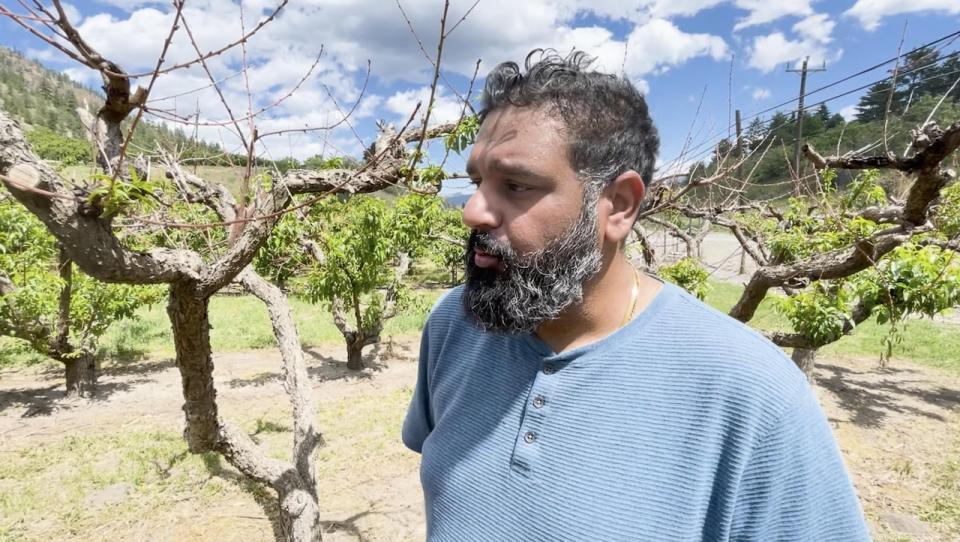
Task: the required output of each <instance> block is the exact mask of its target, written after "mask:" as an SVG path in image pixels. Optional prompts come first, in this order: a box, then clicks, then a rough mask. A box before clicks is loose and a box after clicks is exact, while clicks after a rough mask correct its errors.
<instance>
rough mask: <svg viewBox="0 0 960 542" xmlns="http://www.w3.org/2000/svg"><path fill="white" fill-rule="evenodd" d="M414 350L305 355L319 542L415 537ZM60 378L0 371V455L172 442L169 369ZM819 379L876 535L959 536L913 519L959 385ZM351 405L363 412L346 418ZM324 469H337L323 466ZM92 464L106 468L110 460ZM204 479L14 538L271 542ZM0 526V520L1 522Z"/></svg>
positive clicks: (258, 398)
mask: <svg viewBox="0 0 960 542" xmlns="http://www.w3.org/2000/svg"><path fill="white" fill-rule="evenodd" d="M416 348H417V344H416V343H415V342H412V341H408V342H405V343H400V344H398V346H397V348H395V350H394V352H393V353H392V355H390V356H382V357H381V358H380V359H381V361H377V362H374V363H373V364H372V365H373V367H372V368H369V369H366V370H365V371H363V372H362V373H360V374H356V373H350V372H349V371H347V370H346V368H345V366H344V363H343V362H342V361H340V360H341V359H342V358H343V354H342V352H341V351H340V347H339V346H335V345H331V346H329V347H323V348H318V349H314V350H310V351H309V353H310V354H311V355H310V356H309V358H308V359H309V362H310V374H311V377H312V378H313V379H314V382H315V384H314V389H315V391H316V397H317V398H318V401H319V403H320V409H321V411H324V412H325V414H326V415H327V416H328V418H324V415H325V414H324V413H321V419H325V420H327V421H326V422H325V424H326V427H325V428H324V429H325V431H326V437H327V441H328V444H327V447H326V448H325V449H324V450H323V451H322V452H321V460H320V461H321V465H320V467H319V470H320V477H321V479H322V480H323V489H322V497H321V499H322V503H321V506H322V507H323V510H324V512H323V516H324V520H325V522H326V523H325V524H326V525H327V528H328V534H327V535H326V536H325V539H326V540H334V541H338V540H351V541H352V540H366V541H400V540H422V539H423V538H424V534H425V531H424V525H423V513H422V497H421V493H420V487H419V478H418V473H417V469H418V456H417V455H416V454H413V453H410V452H408V451H406V450H405V449H403V446H402V444H401V443H400V442H399V438H398V437H399V433H398V431H397V426H398V425H399V422H400V420H401V419H402V416H403V409H404V407H405V401H406V399H407V397H409V393H410V388H411V387H412V385H413V383H414V381H415V377H416V362H415V360H414V357H415V356H414V353H415V352H416V351H417V350H416ZM215 363H216V376H217V385H218V390H219V397H220V405H221V412H222V415H223V416H224V417H226V418H227V419H230V420H233V421H238V422H241V423H246V424H247V426H250V424H251V423H253V420H258V419H259V420H263V419H270V420H279V421H280V422H281V423H282V420H283V419H284V416H285V413H286V409H287V406H286V398H285V395H284V394H283V391H282V387H281V384H280V381H279V379H278V377H279V375H278V368H279V364H280V361H279V357H278V356H277V355H276V354H274V353H272V352H269V351H253V352H243V353H235V354H226V355H220V356H217V357H216V359H215ZM61 378H62V377H61V375H60V374H59V372H56V371H53V370H45V369H32V370H18V371H5V372H0V461H3V460H4V458H5V457H12V456H10V455H7V454H23V453H24V451H25V450H29V449H40V448H42V447H44V446H48V445H56V444H58V443H63V442H65V441H69V440H70V439H76V438H81V437H90V436H93V437H95V438H101V437H103V438H106V437H105V435H110V434H115V433H117V432H122V431H132V430H138V431H140V430H150V431H153V430H156V431H161V432H163V431H166V432H172V433H174V434H176V433H179V431H181V430H182V426H183V416H182V412H181V411H180V405H181V403H182V399H181V394H180V378H179V373H178V372H177V370H176V367H175V366H174V364H173V363H172V361H169V360H153V361H146V362H140V363H136V364H131V365H119V366H110V367H107V368H105V370H104V374H103V376H102V377H101V380H100V382H101V397H100V398H99V399H97V400H95V401H91V402H75V403H63V402H62V401H60V400H59V397H60V396H61V393H62V392H60V388H61ZM818 378H819V381H818V387H817V392H818V394H819V395H820V398H821V402H822V404H823V405H824V408H825V410H826V412H827V415H828V417H829V419H830V421H831V423H832V425H833V429H834V432H835V434H836V436H837V438H838V441H839V444H840V447H841V449H842V451H843V453H844V457H845V459H846V462H847V465H848V467H849V469H850V471H851V473H852V475H853V479H854V483H855V485H856V487H857V491H858V493H859V495H860V497H861V500H862V503H863V506H864V509H865V511H866V513H867V516H868V519H869V521H870V523H871V528H872V529H873V531H874V534H875V536H876V539H877V540H881V541H883V540H891V541H892V540H913V541H916V542H921V541H947V540H957V539H958V537H960V533H958V532H949V530H948V528H947V527H945V526H943V525H934V524H930V523H925V522H923V521H921V519H920V516H921V512H922V510H924V508H925V507H926V506H928V504H929V499H930V497H931V479H932V478H931V477H932V476H934V475H935V472H936V470H937V468H938V466H940V465H942V464H944V462H945V461H947V460H948V459H949V454H950V453H951V451H955V450H956V449H957V447H956V444H957V443H958V442H960V378H957V377H954V376H949V375H946V374H944V373H942V372H939V371H937V370H935V369H931V368H926V367H923V366H918V365H914V364H911V363H908V362H902V361H894V362H893V363H892V364H891V366H890V367H889V368H888V369H885V370H880V369H878V368H877V367H876V365H875V362H874V361H872V360H871V361H863V360H821V361H820V368H819V371H818ZM351 405H357V406H358V409H359V408H363V409H364V410H365V411H366V412H363V411H351ZM377 405H381V406H382V407H383V408H384V409H386V410H388V411H389V412H387V413H386V415H385V417H383V416H381V417H376V415H375V413H373V414H369V416H368V415H367V413H370V412H373V411H375V410H376V409H377V408H378V407H377ZM351 416H353V417H355V419H353V420H351V423H348V424H346V425H344V426H343V427H344V429H337V428H338V427H340V425H341V424H340V423H339V422H338V420H342V419H344V418H347V419H350V417H351ZM371 424H386V425H389V426H390V427H373V426H372V425H371ZM258 431H259V429H258ZM351 431H352V432H354V433H356V432H366V433H376V435H377V437H376V438H371V439H366V440H361V441H351V440H349V438H348V434H349V433H350V432H351ZM281 432H282V431H281ZM287 435H288V434H287ZM281 444H282V443H281ZM283 449H284V448H283V446H281V447H280V450H281V451H282V450H283ZM350 454H360V455H350ZM338 457H351V458H359V459H351V460H350V461H352V463H347V464H344V463H343V462H342V461H341V462H340V463H337V462H336V458H338ZM169 461H170V463H169V465H167V466H166V467H164V468H166V469H167V471H170V470H171V469H173V468H175V467H174V465H175V463H174V459H170V460H169ZM324 461H327V462H329V464H330V465H335V466H334V467H333V468H327V467H328V466H329V465H327V463H324ZM101 463H102V464H101ZM97 468H102V469H110V468H111V459H110V457H109V454H108V456H107V457H104V458H102V459H101V460H100V462H99V463H98V466H97ZM208 477H209V478H222V479H227V480H232V482H231V483H230V484H228V488H227V490H225V491H221V492H215V493H213V494H211V495H204V493H205V492H204V491H202V490H203V489H204V488H205V487H206V486H204V485H198V486H197V487H195V488H191V487H187V488H186V489H185V490H184V491H183V493H181V494H176V495H173V496H172V497H170V498H165V499H159V500H156V501H151V502H153V503H154V504H153V505H151V506H150V507H149V509H146V510H142V511H137V512H136V513H135V514H134V515H133V516H123V514H120V513H117V514H115V515H112V514H110V513H108V511H109V508H108V507H109V506H111V503H113V502H115V500H117V499H122V498H123V497H124V496H125V495H127V494H128V493H130V492H133V493H135V492H136V491H139V490H138V489H136V488H132V487H131V484H133V482H131V483H130V484H126V485H124V484H114V485H112V486H110V487H109V488H107V490H98V491H94V490H93V489H90V490H88V491H87V494H86V495H84V496H83V501H82V502H84V503H85V505H86V506H92V507H104V513H103V514H101V515H99V516H95V517H96V520H95V522H94V523H87V524H84V523H82V522H81V523H79V524H78V525H80V526H79V527H73V528H71V529H70V530H69V531H64V532H58V531H57V529H62V527H59V525H61V523H57V522H55V521H54V522H53V523H51V521H52V520H51V519H50V518H43V517H31V518H28V521H22V522H21V523H22V525H21V528H20V529H19V530H18V531H16V532H17V533H18V536H17V538H16V539H22V540H41V539H46V540H50V539H54V540H94V539H96V540H101V539H103V540H107V539H111V540H113V539H116V540H157V541H160V540H170V541H173V540H176V541H189V540H238V541H239V540H242V541H244V542H252V541H255V540H273V539H274V535H275V533H274V524H273V522H272V521H271V517H273V515H274V512H273V507H274V506H275V503H274V502H272V501H271V496H270V495H268V494H264V493H263V492H256V491H251V490H250V488H249V487H246V486H243V484H241V483H239V482H237V480H236V474H235V473H234V472H232V470H230V469H229V468H226V467H220V466H214V467H212V468H210V474H209V475H208ZM198 483H199V482H198ZM204 483H206V482H204ZM2 487H4V486H3V480H2V479H0V488H2ZM110 492H114V493H116V494H118V495H119V497H117V496H116V495H113V494H111V493H110ZM4 498H7V499H16V498H17V496H16V495H6V496H4V495H0V500H2V499H4ZM111 499H114V500H111ZM6 521H8V520H6V519H3V518H0V527H3V526H4V525H3V523H4V522H6ZM8 527H9V526H8ZM2 533H3V531H2V530H0V535H2ZM0 538H3V536H0Z"/></svg>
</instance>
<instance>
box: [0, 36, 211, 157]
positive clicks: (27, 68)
mask: <svg viewBox="0 0 960 542" xmlns="http://www.w3.org/2000/svg"><path fill="white" fill-rule="evenodd" d="M102 103H103V97H102V96H101V95H100V94H99V91H94V90H91V89H89V88H86V87H83V86H81V85H79V84H77V83H76V82H74V81H73V80H71V79H70V78H69V77H67V76H66V75H65V74H63V73H58V72H55V71H52V70H49V69H47V68H45V67H44V66H42V65H41V64H40V63H38V62H36V61H34V60H30V59H28V58H26V57H25V56H23V54H22V53H20V52H18V51H14V50H11V49H7V48H5V47H0V109H2V110H4V111H6V112H7V113H9V114H10V115H11V116H13V118H15V119H17V120H18V121H20V122H21V123H23V124H24V128H25V129H26V131H27V132H28V133H30V132H33V131H38V130H39V131H41V132H43V134H44V135H46V136H49V135H50V134H55V136H56V137H57V138H60V141H57V144H58V145H65V144H71V143H72V144H73V145H76V144H77V143H78V140H80V141H82V140H84V139H87V137H86V133H85V131H86V130H85V128H84V124H83V123H82V122H81V118H80V111H82V110H85V111H86V112H89V113H90V114H91V115H95V114H96V112H97V109H98V108H99V106H100V104H102ZM32 142H33V143H34V145H35V146H36V141H35V140H34V141H32ZM133 142H134V144H135V145H136V146H138V147H140V148H148V149H149V148H153V147H154V146H155V145H156V143H158V142H159V143H162V144H164V145H170V146H172V145H177V146H179V147H180V148H191V149H194V152H193V153H190V154H193V155H197V156H214V155H219V154H221V153H222V151H221V150H220V149H219V147H218V146H216V145H212V144H208V143H203V142H197V141H193V140H191V138H189V137H187V136H186V135H185V134H183V133H182V132H181V131H179V130H177V131H174V130H170V129H168V128H166V127H165V126H162V125H159V124H154V123H150V122H143V123H141V124H140V125H139V126H138V127H137V132H136V134H135V135H134V141H133ZM37 150H38V152H39V153H40V154H41V156H43V154H44V153H43V151H41V150H40V149H37ZM43 157H44V158H48V159H58V160H59V159H61V158H60V157H58V156H43Z"/></svg>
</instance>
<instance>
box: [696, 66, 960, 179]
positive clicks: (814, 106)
mask: <svg viewBox="0 0 960 542" xmlns="http://www.w3.org/2000/svg"><path fill="white" fill-rule="evenodd" d="M955 54H960V51H958V52H957V53H955ZM951 56H953V55H951ZM944 58H948V57H944ZM958 73H960V69H958V70H953V71H950V72H946V73H939V74H937V75H931V76H930V77H925V78H923V79H920V80H918V81H917V83H922V82H924V81H930V80H933V79H940V78H942V77H948V76H951V75H955V74H958ZM902 74H903V73H901V75H902ZM887 79H889V77H888V78H885V79H878V80H877V81H874V82H873V83H869V84H866V85H863V86H860V87H857V88H855V89H852V90H848V91H846V92H842V93H840V94H836V95H834V96H831V97H829V98H825V99H823V100H820V101H819V102H815V103H812V104H810V105H807V106H805V107H804V109H803V110H804V112H806V111H809V110H812V109H814V108H816V107H819V106H821V105H823V104H826V103H827V102H831V101H833V100H836V99H839V98H842V97H844V96H847V95H849V94H853V93H854V92H859V91H861V90H863V89H866V88H869V87H872V86H873V85H875V84H877V83H880V82H883V81H885V80H887ZM877 92H887V90H886V89H882V90H877V91H874V92H870V93H867V94H866V95H869V94H875V93H877ZM748 118H750V117H748ZM789 122H790V119H785V120H783V121H781V122H779V123H777V124H775V125H774V124H771V125H770V126H769V127H768V128H767V132H768V133H769V132H772V131H773V130H776V129H777V128H780V127H781V126H786V125H787V124H788V123H789ZM722 139H723V138H722V137H721V138H719V139H716V140H715V142H719V141H721V140H722ZM700 146H702V144H701V145H698V147H700ZM712 152H714V149H713V146H710V147H709V148H707V149H705V150H703V151H700V152H698V153H697V154H695V155H693V157H692V158H691V159H692V160H697V161H699V159H700V158H702V157H704V156H707V155H709V154H710V153H712Z"/></svg>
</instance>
